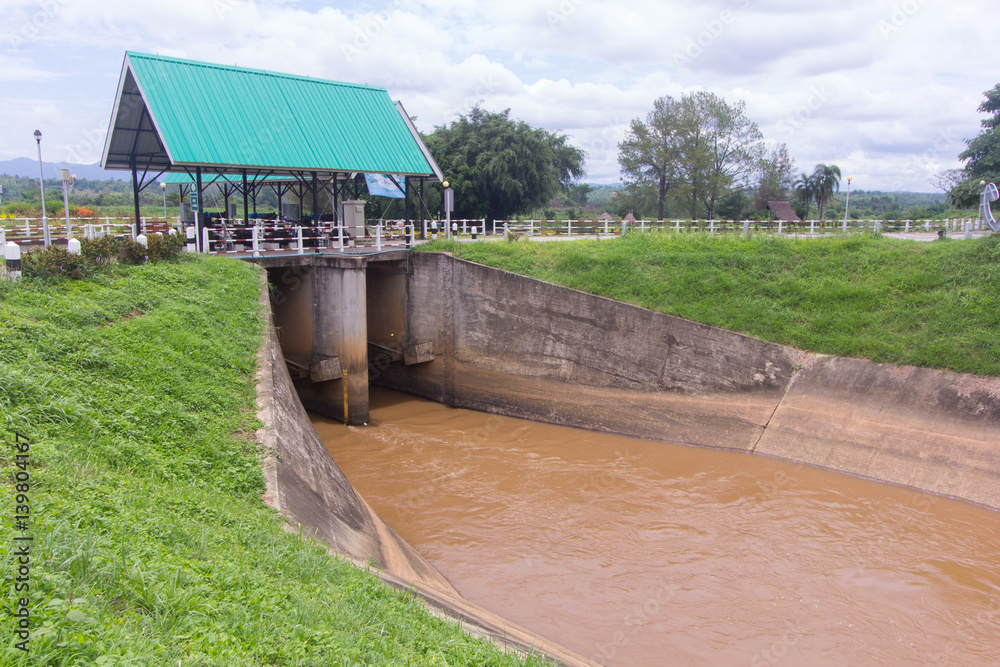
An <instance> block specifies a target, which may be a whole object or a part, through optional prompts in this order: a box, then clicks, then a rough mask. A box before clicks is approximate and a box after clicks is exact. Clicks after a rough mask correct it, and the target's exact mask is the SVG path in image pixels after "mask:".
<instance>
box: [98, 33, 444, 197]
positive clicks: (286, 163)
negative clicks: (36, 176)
mask: <svg viewBox="0 0 1000 667" xmlns="http://www.w3.org/2000/svg"><path fill="white" fill-rule="evenodd" d="M101 165H102V166H103V167H104V168H105V169H133V168H136V167H138V168H139V169H140V170H151V171H175V172H176V171H181V172H183V171H187V172H189V173H190V171H191V170H192V169H193V168H195V167H202V168H204V169H205V171H207V172H213V173H239V172H240V171H241V170H242V169H248V170H254V171H257V172H259V173H264V171H265V170H269V171H270V173H274V174H278V173H280V174H293V173H296V172H299V173H300V174H301V173H302V172H307V171H318V172H327V173H330V172H348V173H353V172H367V173H394V174H406V175H410V176H424V177H431V178H437V179H439V180H440V179H441V178H442V174H441V170H440V168H439V167H438V166H437V164H436V163H435V162H434V158H433V157H432V156H431V155H430V153H429V152H428V151H427V148H426V146H424V144H423V141H422V140H421V139H420V135H419V134H418V133H417V131H416V129H415V128H414V127H413V123H412V122H411V121H410V118H409V116H408V115H407V114H406V111H405V110H404V109H403V107H402V105H401V104H399V103H398V102H397V103H393V101H392V100H391V99H390V98H389V94H388V92H386V90H385V89H384V88H376V87H372V86H362V85H358V84H352V83H340V82H336V81H327V80H323V79H312V78H307V77H304V76H294V75H291V74H279V73H275V72H266V71H262V70H252V69H245V68H239V67H229V66H225V65H215V64H210V63H201V62H195V61H190V60H179V59H177V58H166V57H163V56H154V55H148V54H142V53H134V52H126V54H125V61H124V63H123V65H122V73H121V78H120V80H119V83H118V94H117V97H116V98H115V106H114V110H113V115H112V120H111V129H110V131H109V132H108V138H107V141H106V143H105V147H104V155H103V157H102V160H101Z"/></svg>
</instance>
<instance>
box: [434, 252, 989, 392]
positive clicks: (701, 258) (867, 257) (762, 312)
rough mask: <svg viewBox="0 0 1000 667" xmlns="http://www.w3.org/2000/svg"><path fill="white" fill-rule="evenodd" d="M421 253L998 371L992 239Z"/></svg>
mask: <svg viewBox="0 0 1000 667" xmlns="http://www.w3.org/2000/svg"><path fill="white" fill-rule="evenodd" d="M422 249H424V250H431V251H433V250H439V251H440V250H447V251H450V252H454V253H455V254H456V255H457V256H459V257H461V258H462V259H467V260H470V261H474V262H479V263H482V264H486V265H489V266H495V267H498V268H502V269H505V270H507V271H512V272H515V273H520V274H523V275H528V276H532V277H535V278H539V279H541V280H546V281H550V282H553V283H556V284H559V285H565V286H566V287H571V288H574V289H578V290H582V291H585V292H590V293H593V294H599V295H601V296H606V297H609V298H612V299H617V300H620V301H624V302H627V303H632V304H635V305H638V306H642V307H645V308H650V309H653V310H657V311H661V312H664V313H669V314H672V315H677V316H679V317H684V318H688V319H691V320H694V321H697V322H702V323H705V324H710V325H713V326H717V327H722V328H724V329H729V330H732V331H738V332H742V333H745V334H748V335H751V336H755V337H758V338H762V339H764V340H768V341H772V342H775V343H781V344H785V345H791V346H794V347H797V348H800V349H804V350H810V351H813V352H820V353H825V354H834V355H843V356H851V357H863V358H867V359H870V360H872V361H875V362H884V363H896V364H913V365H916V366H927V367H934V368H947V369H952V370H955V371H959V372H965V373H975V374H981V375H1000V335H998V332H1000V290H998V286H1000V236H997V235H993V236H989V237H985V238H982V239H977V240H970V241H964V240H963V241H943V242H934V243H914V242H909V241H898V240H893V239H889V238H883V237H880V236H875V235H871V234H866V235H855V236H849V237H846V238H845V237H839V236H838V237H830V238H821V239H802V240H794V239H786V238H779V237H775V236H766V235H755V236H750V237H749V238H744V237H740V236H711V235H707V234H673V233H653V234H629V235H627V236H626V237H625V238H622V239H615V240H610V241H594V240H591V241H578V242H572V243H570V242H563V243H533V242H526V241H523V240H522V241H518V242H492V243H474V244H457V243H452V244H449V243H447V242H440V241H439V242H436V243H432V244H428V245H427V246H423V247H422Z"/></svg>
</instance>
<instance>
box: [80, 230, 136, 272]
mask: <svg viewBox="0 0 1000 667" xmlns="http://www.w3.org/2000/svg"><path fill="white" fill-rule="evenodd" d="M80 255H81V256H82V257H83V258H84V259H86V260H88V261H90V262H93V263H95V264H110V263H111V262H113V261H115V260H117V261H119V262H121V263H122V264H131V265H133V266H134V265H137V264H142V263H143V262H145V261H146V249H145V248H144V247H142V245H141V244H139V243H136V242H135V241H133V240H132V239H130V238H125V237H123V236H104V237H102V238H99V239H84V240H83V241H81V242H80Z"/></svg>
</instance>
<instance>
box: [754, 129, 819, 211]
mask: <svg viewBox="0 0 1000 667" xmlns="http://www.w3.org/2000/svg"><path fill="white" fill-rule="evenodd" d="M794 171H795V160H793V159H792V157H791V156H790V155H789V154H788V146H786V145H785V144H781V145H780V146H778V147H776V148H775V149H774V150H772V151H771V152H770V154H768V155H767V156H766V157H765V158H764V159H762V160H761V161H760V166H759V167H758V172H757V187H756V189H755V191H754V198H753V207H754V208H755V209H757V210H758V211H763V210H764V209H766V208H767V202H769V201H785V200H787V199H788V193H789V192H790V191H791V190H792V188H794V187H795V176H794V175H793V172H794ZM811 196H812V195H810V198H811Z"/></svg>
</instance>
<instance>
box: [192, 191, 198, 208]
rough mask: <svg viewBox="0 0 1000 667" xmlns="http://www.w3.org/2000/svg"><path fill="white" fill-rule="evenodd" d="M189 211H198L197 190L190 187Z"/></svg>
mask: <svg viewBox="0 0 1000 667" xmlns="http://www.w3.org/2000/svg"><path fill="white" fill-rule="evenodd" d="M191 212H192V213H197V212H198V192H197V191H196V190H195V189H194V188H191Z"/></svg>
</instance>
